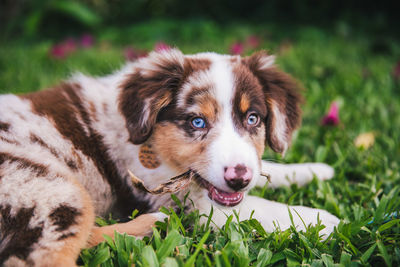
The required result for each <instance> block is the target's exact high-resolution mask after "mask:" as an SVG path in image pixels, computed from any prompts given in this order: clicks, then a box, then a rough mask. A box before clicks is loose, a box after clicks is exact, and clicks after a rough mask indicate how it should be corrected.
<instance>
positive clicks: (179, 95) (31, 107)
mask: <svg viewBox="0 0 400 267" xmlns="http://www.w3.org/2000/svg"><path fill="white" fill-rule="evenodd" d="M298 102H299V95H298V92H297V87H296V84H295V83H294V82H293V81H292V80H291V79H290V77H288V76H287V75H285V74H283V73H282V72H280V71H279V70H277V69H276V68H275V67H274V66H273V58H272V57H271V56H268V55H266V54H265V53H258V54H255V55H253V56H251V57H247V58H240V57H237V56H234V57H231V56H222V55H217V54H212V53H204V54H198V55H194V56H184V55H182V54H181V53H180V52H179V51H177V50H169V51H164V52H159V53H152V54H150V55H149V56H148V57H147V58H143V59H141V60H139V61H137V62H135V63H132V64H130V65H127V66H126V67H125V68H123V69H122V70H121V71H119V72H117V73H115V74H113V75H110V76H108V77H104V78H91V77H87V76H83V75H78V76H76V77H75V78H74V79H72V80H71V81H70V82H68V83H64V84H62V85H60V86H59V87H57V88H54V89H52V90H47V91H41V92H37V93H33V94H28V95H23V96H14V95H4V96H0V265H1V264H2V263H3V264H5V265H15V264H20V265H23V264H27V265H33V264H35V265H38V266H71V265H74V264H75V260H76V257H77V255H78V254H79V251H80V249H81V248H82V247H84V246H85V244H87V242H88V241H89V242H90V243H91V244H95V243H97V242H98V239H100V238H101V233H108V232H109V231H111V230H110V229H108V230H107V231H108V232H107V231H106V230H105V229H106V228H94V216H95V215H97V216H105V215H107V214H109V213H110V212H111V213H112V214H113V216H114V217H118V218H122V219H127V217H128V216H129V215H130V214H131V212H132V210H134V209H138V210H139V212H140V213H141V214H147V216H145V217H139V218H138V219H137V220H139V219H140V218H141V221H140V225H141V227H142V228H140V227H139V228H140V229H139V228H135V227H136V226H135V224H134V222H135V220H134V221H132V223H128V224H125V225H123V226H122V225H120V226H115V228H113V229H121V231H127V232H128V233H130V234H135V235H139V236H140V235H145V234H148V233H149V231H150V230H151V226H152V225H153V223H154V221H155V220H157V219H162V218H163V217H162V215H161V214H160V213H158V209H159V208H160V206H170V205H173V203H172V202H171V199H170V196H169V195H163V196H153V195H150V194H147V193H144V192H141V191H139V190H138V189H136V188H134V187H133V186H132V182H131V181H130V178H129V175H128V170H131V171H133V172H134V173H135V175H136V176H137V177H139V178H141V179H142V180H143V181H144V182H145V185H146V186H147V187H149V188H151V187H155V186H157V185H159V184H161V183H163V182H166V180H168V178H171V177H173V176H176V175H178V174H181V173H183V172H185V171H187V170H192V171H194V172H195V173H197V174H198V175H197V176H198V177H197V178H196V180H195V181H194V182H193V183H192V184H191V185H190V187H189V188H188V189H186V190H183V191H182V192H179V194H178V195H180V196H183V195H184V194H186V192H187V190H190V192H191V193H190V198H191V199H193V200H194V203H195V206H196V208H198V209H199V210H200V212H202V213H205V214H208V213H209V211H210V209H211V207H212V206H214V217H213V220H214V222H215V223H216V225H219V226H222V225H223V224H224V222H225V220H226V215H227V214H228V215H229V214H231V213H232V210H233V209H237V210H238V211H239V214H240V217H241V218H242V219H247V218H249V216H250V213H251V211H252V210H255V213H254V217H255V218H257V219H259V220H260V222H261V223H262V224H263V226H264V227H265V228H266V230H268V231H272V230H273V229H274V225H273V222H274V221H276V222H278V224H279V225H280V227H281V229H285V228H287V227H289V226H290V219H289V215H288V211H287V206H286V205H284V204H280V203H275V202H271V201H267V200H265V199H261V198H257V197H253V196H247V195H246V192H247V191H248V190H249V189H250V188H251V187H253V186H255V185H257V184H258V185H264V184H265V182H266V180H263V179H262V178H259V174H260V173H261V171H262V172H264V173H267V174H269V175H270V176H271V184H270V186H280V185H286V184H288V183H289V180H291V182H295V183H298V184H300V185H302V184H305V183H307V182H308V181H310V180H311V179H312V178H313V175H314V174H315V175H316V176H317V177H318V178H320V179H329V178H331V177H332V176H333V171H332V169H331V168H330V167H328V166H326V165H324V164H317V163H315V164H312V163H310V164H299V165H281V164H273V163H268V162H265V161H261V160H260V159H261V156H262V154H263V151H264V143H265V141H266V142H267V143H268V144H269V145H270V147H271V148H272V149H273V150H275V151H277V152H284V151H285V150H286V148H287V147H288V145H289V143H290V136H291V132H292V131H293V130H294V129H295V127H296V126H297V125H298V123H299V116H300V114H299V113H300V112H299V109H298V104H299V103H298ZM291 208H292V209H295V210H296V211H297V212H298V213H299V214H300V216H301V217H302V219H303V220H304V221H305V223H306V224H309V223H316V221H317V216H318V214H319V216H320V219H321V220H322V223H323V224H325V225H326V226H327V228H326V229H325V232H324V233H329V232H331V231H332V230H333V227H334V226H335V225H336V224H337V223H338V219H337V218H336V217H334V216H333V215H331V214H329V213H328V212H326V211H323V210H317V209H311V208H306V207H300V206H299V207H291ZM294 220H295V223H296V224H298V226H299V227H302V223H301V220H300V218H298V216H296V215H294ZM143 225H144V226H145V227H143ZM118 227H120V228H118ZM90 233H92V235H91V239H90ZM93 239H96V240H93Z"/></svg>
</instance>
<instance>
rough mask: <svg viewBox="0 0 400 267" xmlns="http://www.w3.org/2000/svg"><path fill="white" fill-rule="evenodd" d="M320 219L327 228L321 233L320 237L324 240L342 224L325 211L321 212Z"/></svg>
mask: <svg viewBox="0 0 400 267" xmlns="http://www.w3.org/2000/svg"><path fill="white" fill-rule="evenodd" d="M319 219H320V220H321V223H322V225H324V226H325V228H324V229H322V230H321V231H320V235H321V236H322V238H323V239H326V238H327V237H328V236H329V235H330V234H331V233H332V232H333V231H334V229H335V227H336V226H337V225H338V224H339V222H340V220H339V218H338V217H336V216H335V215H332V214H330V213H329V212H327V211H325V210H320V211H319Z"/></svg>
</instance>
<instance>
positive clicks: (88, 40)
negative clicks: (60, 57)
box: [80, 34, 94, 48]
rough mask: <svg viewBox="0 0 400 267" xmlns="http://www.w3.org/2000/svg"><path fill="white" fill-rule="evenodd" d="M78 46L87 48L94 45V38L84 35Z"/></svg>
mask: <svg viewBox="0 0 400 267" xmlns="http://www.w3.org/2000/svg"><path fill="white" fill-rule="evenodd" d="M80 45H81V46H82V47H85V48H88V47H92V46H93V45H94V37H93V35H91V34H84V35H82V36H81V39H80Z"/></svg>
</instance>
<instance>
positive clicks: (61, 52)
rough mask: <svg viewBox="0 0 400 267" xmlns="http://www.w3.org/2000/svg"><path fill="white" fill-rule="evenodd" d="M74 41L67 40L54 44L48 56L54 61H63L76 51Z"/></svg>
mask: <svg viewBox="0 0 400 267" xmlns="http://www.w3.org/2000/svg"><path fill="white" fill-rule="evenodd" d="M76 47H77V45H76V41H75V40H74V39H72V38H68V39H66V40H65V41H63V42H61V43H58V44H55V45H54V46H53V47H51V49H50V56H51V57H53V58H55V59H64V58H66V57H67V56H69V55H70V54H71V53H73V52H75V50H76Z"/></svg>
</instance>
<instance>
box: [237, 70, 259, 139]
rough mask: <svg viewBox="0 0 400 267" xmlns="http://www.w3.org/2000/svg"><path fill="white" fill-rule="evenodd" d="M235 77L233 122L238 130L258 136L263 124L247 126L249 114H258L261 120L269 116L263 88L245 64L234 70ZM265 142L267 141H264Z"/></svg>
mask: <svg viewBox="0 0 400 267" xmlns="http://www.w3.org/2000/svg"><path fill="white" fill-rule="evenodd" d="M233 73H234V77H235V95H234V100H233V105H234V106H233V114H232V116H233V120H234V122H235V125H236V128H237V129H238V130H239V131H241V132H242V133H244V132H249V133H250V135H257V134H258V130H259V128H260V126H261V124H258V125H256V126H251V125H248V124H247V115H248V113H249V112H254V113H256V114H257V115H258V116H259V117H260V119H261V120H264V119H265V117H266V116H267V105H266V103H265V96H264V93H263V90H262V86H261V85H260V83H259V82H258V80H257V78H256V77H255V76H254V74H253V73H252V72H251V71H250V70H249V69H248V68H247V67H246V66H245V65H243V64H241V63H240V64H236V65H234V68H233ZM264 142H265V141H264Z"/></svg>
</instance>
